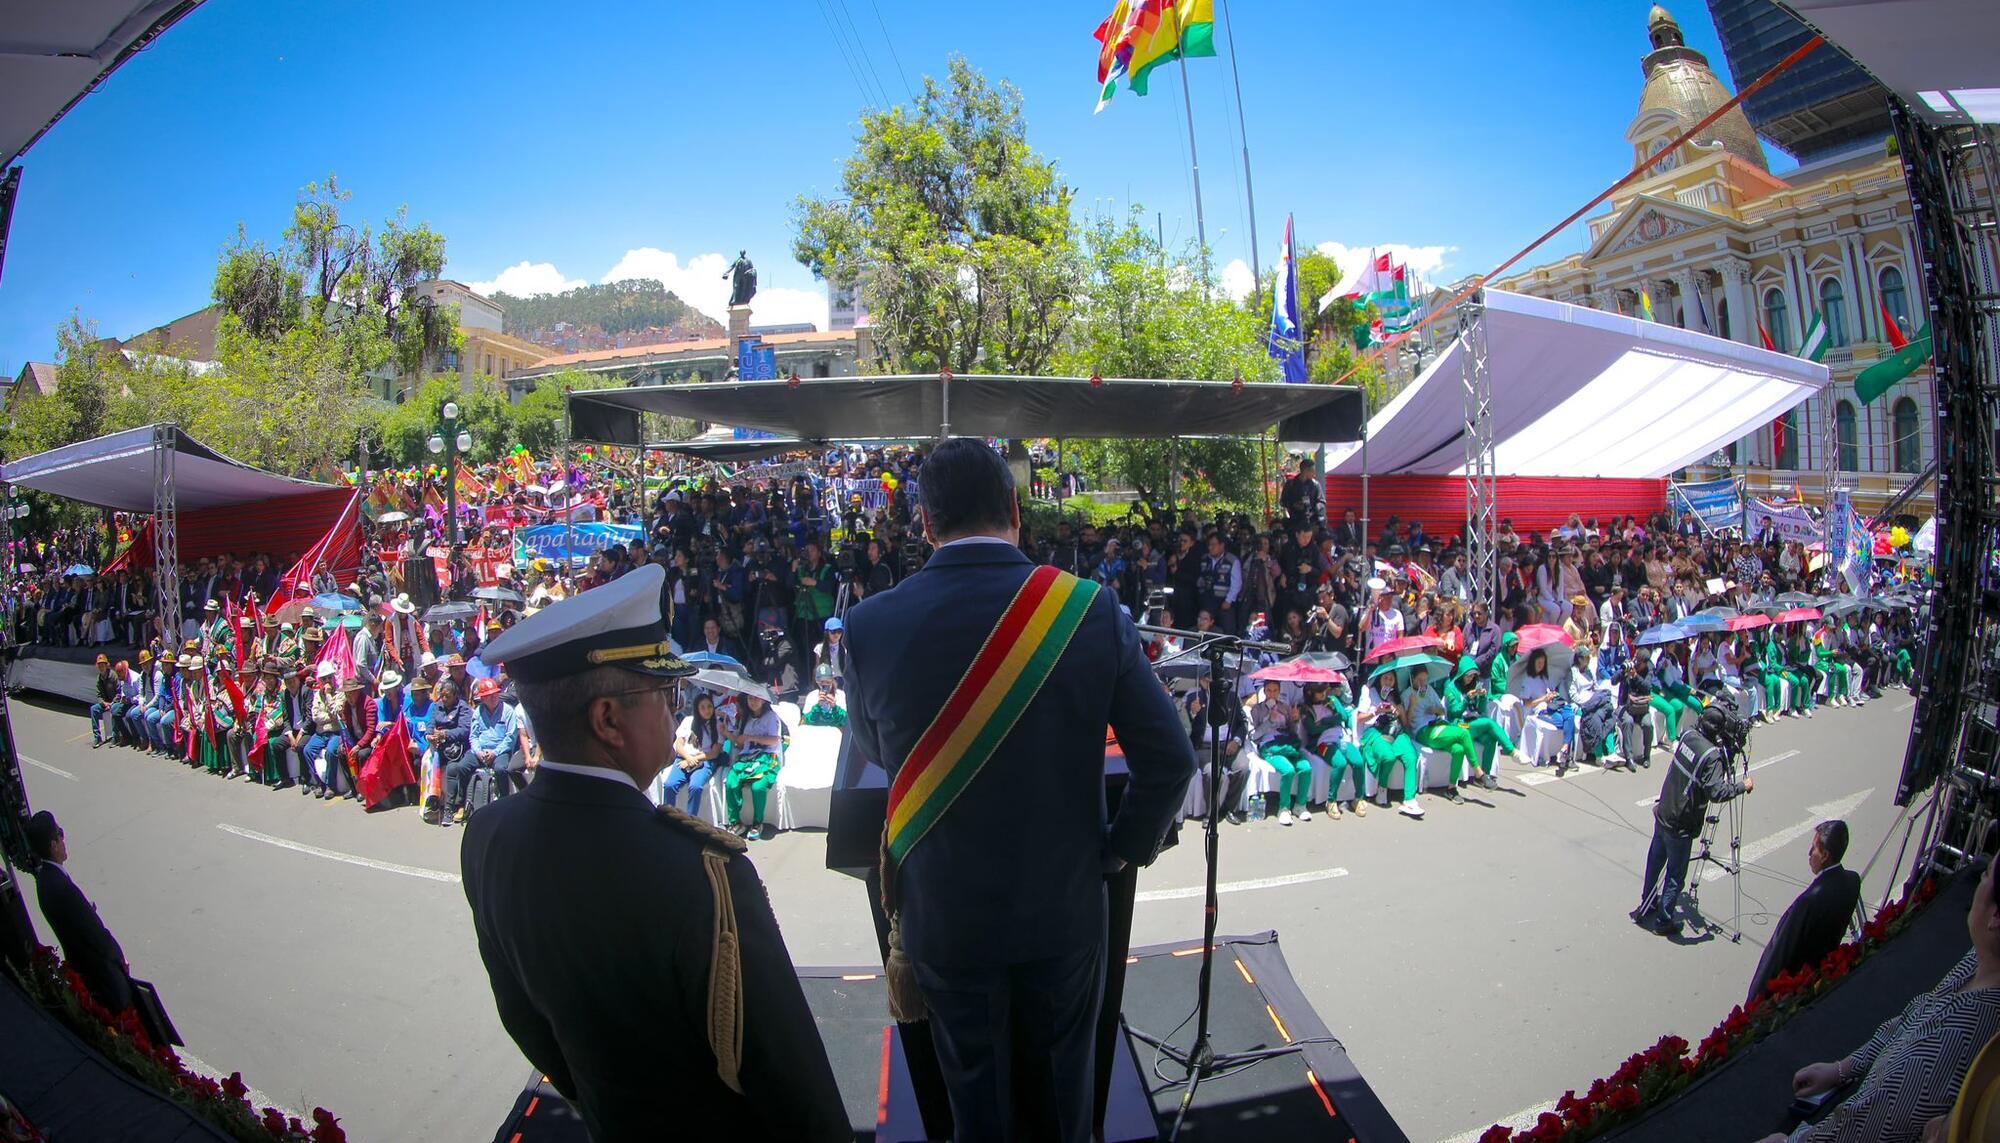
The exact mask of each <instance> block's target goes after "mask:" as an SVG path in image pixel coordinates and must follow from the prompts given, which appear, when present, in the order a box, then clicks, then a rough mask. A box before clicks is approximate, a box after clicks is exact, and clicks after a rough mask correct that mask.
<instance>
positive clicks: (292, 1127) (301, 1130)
mask: <svg viewBox="0 0 2000 1143" xmlns="http://www.w3.org/2000/svg"><path fill="white" fill-rule="evenodd" d="M285 1130H286V1131H288V1132H290V1133H291V1134H293V1135H304V1134H305V1133H306V1125H305V1124H303V1123H300V1122H299V1117H298V1116H296V1115H294V1116H292V1117H291V1118H290V1119H287V1120H285Z"/></svg>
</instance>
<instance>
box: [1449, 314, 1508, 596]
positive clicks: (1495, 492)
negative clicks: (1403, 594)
mask: <svg viewBox="0 0 2000 1143" xmlns="http://www.w3.org/2000/svg"><path fill="white" fill-rule="evenodd" d="M1458 328H1459V335H1460V336H1461V337H1463V338H1464V339H1465V355H1464V356H1463V357H1461V358H1459V362H1460V370H1459V382H1460V384H1461V385H1462V386H1463V387H1464V395H1465V563H1466V568H1467V570H1469V571H1471V572H1472V577H1473V583H1474V584H1475V585H1476V586H1475V587H1474V589H1473V601H1474V602H1477V603H1483V604H1485V605H1487V607H1488V608H1489V609H1490V608H1491V607H1492V605H1493V600H1494V598H1495V596H1496V595H1497V585H1496V583H1495V579H1496V578H1497V576H1498V575H1499V568H1498V554H1499V553H1498V551H1497V549H1496V548H1495V547H1494V542H1493V525H1494V521H1495V519H1496V516H1497V514H1498V511H1499V506H1498V504H1497V500H1498V498H1499V482H1498V476H1497V471H1496V466H1495V464H1494V461H1493V371H1492V369H1491V368H1489V366H1488V362H1487V357H1486V292H1485V291H1484V290H1479V291H1475V292H1474V293H1473V295H1472V296H1471V297H1470V298H1468V299H1466V301H1465V304H1464V305H1463V306H1462V307H1461V308H1460V309H1459V313H1458Z"/></svg>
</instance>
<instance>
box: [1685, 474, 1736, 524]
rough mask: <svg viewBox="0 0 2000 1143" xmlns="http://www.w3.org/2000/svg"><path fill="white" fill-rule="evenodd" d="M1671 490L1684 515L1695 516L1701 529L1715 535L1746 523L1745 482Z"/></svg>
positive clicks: (1730, 480)
mask: <svg viewBox="0 0 2000 1143" xmlns="http://www.w3.org/2000/svg"><path fill="white" fill-rule="evenodd" d="M1667 490H1668V492H1669V494H1670V495H1671V496H1672V497H1673V502H1674V503H1676V504H1678V505H1679V506H1680V508H1681V510H1682V511H1684V512H1692V513H1694V515H1695V518H1696V519H1698V520H1700V521H1701V526H1702V527H1704V528H1707V529H1708V530H1709V531H1711V532H1715V531H1720V530H1721V529H1723V528H1734V527H1736V526H1737V524H1739V523H1741V522H1742V519H1743V481H1742V479H1741V478H1739V477H1734V476H1725V477H1722V478H1721V479H1719V480H1701V481H1695V482H1693V483H1688V484H1669V485H1668V486H1667Z"/></svg>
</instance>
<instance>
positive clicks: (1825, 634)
mask: <svg viewBox="0 0 2000 1143" xmlns="http://www.w3.org/2000/svg"><path fill="white" fill-rule="evenodd" d="M1844 643H1845V640H1844V639H1842V637H1841V631H1840V624H1839V621H1838V620H1832V619H1830V620H1827V622H1826V625H1825V628H1824V629H1823V630H1822V631H1821V632H1820V635H1819V638H1818V639H1817V640H1814V646H1815V650H1816V655H1815V658H1816V660H1817V662H1818V664H1819V669H1820V671H1821V672H1822V673H1823V674H1825V675H1826V676H1827V680H1826V701H1827V705H1829V706H1846V705H1847V660H1845V659H1843V658H1841V657H1840V655H1839V654H1838V651H1839V648H1840V647H1841V646H1842V645H1844Z"/></svg>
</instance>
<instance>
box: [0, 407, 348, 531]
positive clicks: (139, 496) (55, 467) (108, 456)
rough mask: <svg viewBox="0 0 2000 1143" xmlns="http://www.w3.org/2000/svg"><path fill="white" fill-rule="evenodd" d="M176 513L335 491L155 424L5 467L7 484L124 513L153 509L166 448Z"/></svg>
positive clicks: (0, 469)
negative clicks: (236, 457)
mask: <svg viewBox="0 0 2000 1143" xmlns="http://www.w3.org/2000/svg"><path fill="white" fill-rule="evenodd" d="M161 449H166V450H169V451H171V452H172V453H173V458H172V462H171V464H170V465H168V466H166V470H167V471H168V472H170V473H171V477H170V480H171V485H170V488H169V489H168V490H167V491H170V492H171V495H172V496H173V499H174V507H175V508H176V509H196V508H215V507H219V506H221V505H226V504H252V503H255V502H257V501H259V500H272V499H276V498H277V497H280V496H294V495H297V494H298V493H301V492H316V491H320V490H323V489H327V488H331V487H333V486H332V485H330V484H318V483H315V482H313V481H310V480H294V479H292V478H291V477H289V476H280V475H278V474H277V473H275V472H266V471H264V470H263V469H261V468H256V467H253V466H251V465H247V464H244V463H243V462H242V461H240V460H231V459H230V458H228V457H226V456H224V455H222V454H221V453H219V452H216V451H215V450H214V449H212V448H209V447H208V446H207V445H204V444H202V443H201V442H200V441H198V440H195V439H194V438H193V437H190V436H188V435H187V434H186V433H184V432H182V431H181V430H180V429H179V428H178V427H176V426H173V425H147V426H145V427H144V428H137V429H126V430H125V431H123V432H117V433H111V434H109V435H107V436H101V437H93V438H91V439H90V440H87V441H78V442H77V443H75V444H71V445H64V446H62V447H61V448H53V449H50V450H49V451H47V452H42V453H36V454H35V455H34V456H28V457H23V458H21V459H20V460H16V461H12V462H10V463H8V464H5V465H0V481H4V482H5V483H8V484H17V485H20V486H21V487H22V488H32V489H34V490H35V491H37V492H46V493H49V494H50V495H52V496H60V497H63V498H64V499H66V500H76V501H79V502H81V503H84V504H94V505H96V506H97V507H100V508H110V509H112V510H114V511H118V512H152V511H154V510H155V508H156V507H157V506H158V503H159V494H160V492H161V491H162V488H161V479H160V473H161V468H162V464H161V457H160V450H161Z"/></svg>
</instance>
